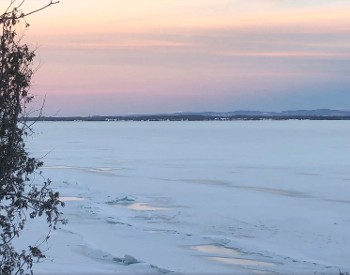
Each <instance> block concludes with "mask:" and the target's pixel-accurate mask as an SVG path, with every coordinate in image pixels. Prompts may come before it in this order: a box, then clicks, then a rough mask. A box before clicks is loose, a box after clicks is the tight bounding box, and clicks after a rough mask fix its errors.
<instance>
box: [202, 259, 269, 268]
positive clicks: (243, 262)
mask: <svg viewBox="0 0 350 275" xmlns="http://www.w3.org/2000/svg"><path fill="white" fill-rule="evenodd" d="M205 258H206V259H208V260H210V261H214V262H219V263H223V264H232V265H245V266H276V264H274V263H269V262H263V261H256V260H248V259H240V258H225V257H205Z"/></svg>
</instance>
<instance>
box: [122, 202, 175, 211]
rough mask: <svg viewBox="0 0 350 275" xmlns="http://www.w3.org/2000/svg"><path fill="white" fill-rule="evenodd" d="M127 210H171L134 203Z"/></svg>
mask: <svg viewBox="0 0 350 275" xmlns="http://www.w3.org/2000/svg"><path fill="white" fill-rule="evenodd" d="M127 208H128V209H131V210H136V211H164V210H169V209H170V208H166V207H156V206H152V205H150V204H148V203H133V204H131V205H128V206H127Z"/></svg>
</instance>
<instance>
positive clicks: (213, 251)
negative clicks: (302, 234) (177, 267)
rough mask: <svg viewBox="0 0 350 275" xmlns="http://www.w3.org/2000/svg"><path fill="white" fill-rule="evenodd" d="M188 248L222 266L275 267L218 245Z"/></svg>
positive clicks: (273, 264) (272, 264)
mask: <svg viewBox="0 0 350 275" xmlns="http://www.w3.org/2000/svg"><path fill="white" fill-rule="evenodd" d="M189 248H190V249H191V250H194V251H197V252H200V253H205V254H207V255H205V256H203V257H204V258H205V259H207V260H210V261H213V262H218V263H222V264H230V265H241V266H257V267H271V266H276V264H275V263H271V262H268V261H264V260H260V259H247V258H243V257H244V256H245V255H247V254H244V253H242V252H240V251H239V250H237V249H234V248H228V247H224V246H222V245H219V244H209V245H197V246H190V247H189ZM201 256H202V255H201Z"/></svg>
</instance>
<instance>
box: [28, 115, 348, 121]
mask: <svg viewBox="0 0 350 275" xmlns="http://www.w3.org/2000/svg"><path fill="white" fill-rule="evenodd" d="M291 119H293V120H350V116H315V115H306V116H303V115H281V116H276V115H273V116H270V115H253V116H252V115H232V116H213V115H200V114H190V115H188V114H186V115H181V114H174V115H135V116H88V117H80V116H70V117H45V116H42V117H36V118H35V117H30V118H28V120H30V121H230V120H291Z"/></svg>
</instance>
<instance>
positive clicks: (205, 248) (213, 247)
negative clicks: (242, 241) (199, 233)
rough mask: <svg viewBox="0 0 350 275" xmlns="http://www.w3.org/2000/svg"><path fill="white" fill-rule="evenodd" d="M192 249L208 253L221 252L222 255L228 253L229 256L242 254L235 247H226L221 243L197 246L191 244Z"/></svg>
mask: <svg viewBox="0 0 350 275" xmlns="http://www.w3.org/2000/svg"><path fill="white" fill-rule="evenodd" d="M190 249H192V250H195V251H198V252H203V253H208V254H220V255H227V256H238V255H241V253H240V252H239V251H238V250H236V249H233V248H226V247H223V246H220V245H197V246H191V247H190Z"/></svg>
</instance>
